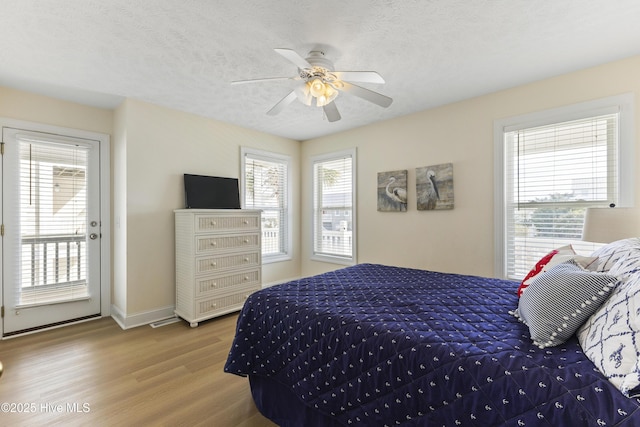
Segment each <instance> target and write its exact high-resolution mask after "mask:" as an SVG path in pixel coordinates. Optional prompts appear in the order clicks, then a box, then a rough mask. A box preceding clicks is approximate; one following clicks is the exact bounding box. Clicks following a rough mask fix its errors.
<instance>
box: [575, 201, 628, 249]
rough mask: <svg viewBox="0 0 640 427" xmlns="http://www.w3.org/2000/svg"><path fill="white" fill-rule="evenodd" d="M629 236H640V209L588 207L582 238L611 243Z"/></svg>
mask: <svg viewBox="0 0 640 427" xmlns="http://www.w3.org/2000/svg"><path fill="white" fill-rule="evenodd" d="M628 237H640V209H636V208H587V212H586V213H585V216H584V226H583V228H582V240H585V241H587V242H595V243H611V242H615V241H616V240H620V239H626V238H628Z"/></svg>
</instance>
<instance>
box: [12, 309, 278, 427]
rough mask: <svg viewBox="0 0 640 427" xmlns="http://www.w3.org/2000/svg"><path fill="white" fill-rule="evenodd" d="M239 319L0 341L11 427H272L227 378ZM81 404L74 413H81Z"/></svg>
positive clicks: (237, 380) (76, 330)
mask: <svg viewBox="0 0 640 427" xmlns="http://www.w3.org/2000/svg"><path fill="white" fill-rule="evenodd" d="M236 319H237V314H231V315H227V316H224V317H221V318H218V319H212V320H209V321H207V322H203V323H201V324H200V326H198V327H197V328H190V327H189V326H188V324H187V323H186V322H179V323H173V324H169V325H166V326H162V327H159V328H155V329H153V328H151V327H150V326H141V327H138V328H134V329H129V330H126V331H123V330H122V329H120V327H119V326H118V325H117V324H116V323H115V321H113V319H111V318H105V319H100V320H94V321H90V322H86V323H81V324H77V325H73V326H67V327H64V328H60V329H55V330H51V331H46V332H40V333H37V334H33V335H28V336H23V337H18V338H13V339H10V340H5V341H0V361H1V362H2V364H3V365H4V374H3V375H2V377H0V403H3V402H8V403H10V404H15V405H14V406H13V407H12V408H10V409H16V410H25V409H26V410H33V411H34V412H32V413H6V412H5V411H6V405H4V406H3V407H2V412H1V413H0V425H3V426H5V425H7V426H9V425H11V426H29V427H31V426H44V425H47V426H50V425H64V426H76V425H77V426H88V425H91V426H156V425H157V426H216V427H227V426H229V427H236V426H240V427H263V426H264V427H266V426H275V424H273V423H272V422H270V421H269V420H267V419H266V418H264V417H263V416H262V415H261V414H260V413H259V412H258V410H257V409H256V407H255V405H254V403H253V400H252V399H251V393H250V391H249V383H248V380H247V379H246V378H241V377H238V376H236V375H231V374H226V373H224V372H223V371H222V368H223V366H224V362H225V360H226V357H227V353H228V351H229V348H230V345H231V340H232V338H233V334H234V331H235V324H236ZM74 405H75V406H74Z"/></svg>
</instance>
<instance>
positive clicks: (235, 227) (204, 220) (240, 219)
mask: <svg viewBox="0 0 640 427" xmlns="http://www.w3.org/2000/svg"><path fill="white" fill-rule="evenodd" d="M195 221H196V224H195V226H196V229H195V232H196V233H204V232H211V231H243V230H246V231H249V230H260V216H259V215H248V214H247V215H237V214H236V215H229V216H225V215H206V214H202V215H196V216H195Z"/></svg>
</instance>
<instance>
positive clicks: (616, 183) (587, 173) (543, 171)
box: [495, 96, 633, 280]
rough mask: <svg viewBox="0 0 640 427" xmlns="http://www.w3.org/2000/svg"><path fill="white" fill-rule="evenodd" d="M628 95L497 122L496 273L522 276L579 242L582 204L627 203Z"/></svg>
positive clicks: (586, 248)
mask: <svg viewBox="0 0 640 427" xmlns="http://www.w3.org/2000/svg"><path fill="white" fill-rule="evenodd" d="M631 105H632V101H631V100H630V99H629V98H628V97H626V96H621V97H615V98H607V99H605V100H600V101H595V102H591V103H588V104H581V105H579V106H573V107H569V108H565V109H561V110H553V111H549V112H545V113H539V114H534V115H528V116H524V117H517V118H513V119H509V120H505V121H501V122H497V123H496V130H495V133H496V144H497V146H496V154H497V157H496V165H498V166H499V167H498V168H497V172H496V250H497V254H496V272H497V274H499V275H501V276H502V277H506V278H509V279H515V280H518V279H522V277H524V276H525V275H526V274H527V272H528V271H529V270H530V269H531V266H533V265H534V264H535V263H536V261H538V260H539V259H540V258H541V257H542V256H544V255H545V254H546V253H548V252H549V251H551V250H553V249H555V248H557V247H559V246H563V245H566V244H569V243H571V244H573V246H574V248H575V249H576V250H577V251H578V252H582V253H584V254H588V253H590V252H591V251H593V250H594V249H595V248H596V247H597V246H596V245H595V244H592V243H588V242H582V241H581V240H580V239H581V236H582V224H583V221H584V212H585V209H586V208H587V207H593V206H601V207H606V206H609V204H611V203H614V204H616V205H617V206H628V205H629V204H630V202H631V197H630V195H631V194H632V193H633V192H632V188H631V187H632V186H633V179H632V178H630V175H631V169H632V168H633V166H632V165H629V162H627V161H626V160H627V158H628V157H630V158H632V157H633V155H632V154H631V151H630V150H632V147H633V137H632V135H631V133H630V132H632V131H630V130H629V129H628V128H627V127H628V126H629V125H632V123H633V122H632V118H631V114H632V113H631Z"/></svg>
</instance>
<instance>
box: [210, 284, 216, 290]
mask: <svg viewBox="0 0 640 427" xmlns="http://www.w3.org/2000/svg"><path fill="white" fill-rule="evenodd" d="M210 287H211V289H215V288H217V287H218V284H217V283H212V284H211V286H210Z"/></svg>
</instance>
